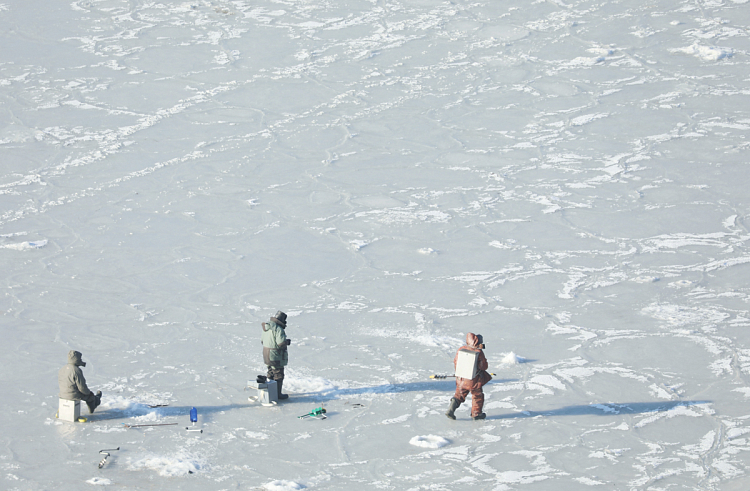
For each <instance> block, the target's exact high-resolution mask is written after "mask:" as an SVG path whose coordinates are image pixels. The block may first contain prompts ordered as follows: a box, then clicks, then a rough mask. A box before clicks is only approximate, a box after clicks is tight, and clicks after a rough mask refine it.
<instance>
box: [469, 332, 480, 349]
mask: <svg viewBox="0 0 750 491" xmlns="http://www.w3.org/2000/svg"><path fill="white" fill-rule="evenodd" d="M483 342H484V340H483V339H482V335H481V334H474V333H473V332H469V333H466V346H468V347H469V348H474V349H482V348H481V346H480V345H481V344H482V343H483Z"/></svg>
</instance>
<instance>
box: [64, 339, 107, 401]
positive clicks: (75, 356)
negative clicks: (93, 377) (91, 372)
mask: <svg viewBox="0 0 750 491" xmlns="http://www.w3.org/2000/svg"><path fill="white" fill-rule="evenodd" d="M85 366H86V362H85V361H83V355H82V354H81V353H80V352H79V351H75V350H70V351H69V352H68V364H67V365H65V366H64V367H62V368H61V369H60V371H59V372H58V373H57V383H58V384H59V385H60V399H66V400H68V401H85V402H86V405H87V406H88V407H89V412H90V413H93V412H94V409H96V408H97V407H98V406H99V404H101V403H102V391H100V390H99V391H97V392H96V394H94V392H93V391H92V390H91V389H89V387H88V385H86V378H85V377H84V376H83V370H81V367H85Z"/></svg>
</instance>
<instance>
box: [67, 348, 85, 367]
mask: <svg viewBox="0 0 750 491" xmlns="http://www.w3.org/2000/svg"><path fill="white" fill-rule="evenodd" d="M68 363H72V364H73V365H75V366H77V367H85V366H86V362H85V361H83V355H82V354H81V352H80V351H75V350H70V351H69V352H68Z"/></svg>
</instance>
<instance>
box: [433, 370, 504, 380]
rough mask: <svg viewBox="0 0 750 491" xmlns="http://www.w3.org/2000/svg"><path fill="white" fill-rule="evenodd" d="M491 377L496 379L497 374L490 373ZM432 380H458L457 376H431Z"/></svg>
mask: <svg viewBox="0 0 750 491" xmlns="http://www.w3.org/2000/svg"><path fill="white" fill-rule="evenodd" d="M488 373H489V372H488ZM490 375H492V376H493V377H494V376H495V375H496V374H495V373H490ZM430 378H432V379H435V380H441V379H446V378H456V375H430Z"/></svg>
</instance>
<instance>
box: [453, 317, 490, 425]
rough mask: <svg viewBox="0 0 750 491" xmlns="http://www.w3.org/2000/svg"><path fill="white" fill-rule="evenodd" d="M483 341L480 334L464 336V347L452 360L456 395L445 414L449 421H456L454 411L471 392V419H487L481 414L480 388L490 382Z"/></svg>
mask: <svg viewBox="0 0 750 491" xmlns="http://www.w3.org/2000/svg"><path fill="white" fill-rule="evenodd" d="M483 343H484V339H483V338H482V335H481V334H474V333H471V332H470V333H468V334H466V345H465V346H462V347H461V348H459V350H458V351H457V352H456V356H455V358H453V366H454V367H455V368H456V394H455V395H454V396H453V397H452V398H451V404H450V406H448V412H446V413H445V415H446V416H448V417H449V418H450V419H456V415H455V412H456V409H458V406H460V405H461V403H462V402H464V401H465V400H466V396H467V395H468V394H469V392H471V419H474V420H477V419H484V418H486V417H487V415H486V414H484V413H483V412H482V406H484V392H483V391H482V386H483V385H484V384H486V383H487V382H489V381H490V380H492V376H490V374H489V373H487V368H489V364H488V363H487V358H486V357H485V356H484V352H483V351H482V349H483V348H484V344H483Z"/></svg>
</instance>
